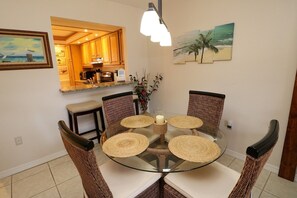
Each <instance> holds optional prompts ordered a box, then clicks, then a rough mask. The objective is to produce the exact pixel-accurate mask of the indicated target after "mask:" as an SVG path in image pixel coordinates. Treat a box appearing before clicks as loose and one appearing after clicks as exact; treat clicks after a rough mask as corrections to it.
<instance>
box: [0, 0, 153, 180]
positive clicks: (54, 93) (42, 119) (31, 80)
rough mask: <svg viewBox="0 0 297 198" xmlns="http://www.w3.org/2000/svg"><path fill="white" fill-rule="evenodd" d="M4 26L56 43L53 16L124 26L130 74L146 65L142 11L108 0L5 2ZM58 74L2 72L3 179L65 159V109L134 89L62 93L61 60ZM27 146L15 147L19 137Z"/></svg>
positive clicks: (0, 140)
mask: <svg viewBox="0 0 297 198" xmlns="http://www.w3.org/2000/svg"><path fill="white" fill-rule="evenodd" d="M1 8H2V9H1V12H0V24H1V25H0V26H1V28H5V29H20V30H32V31H44V32H48V33H49V38H50V46H51V53H52V57H55V54H54V44H53V39H52V33H51V22H50V16H57V17H64V18H70V19H77V20H82V21H90V22H98V23H103V24H111V25H117V26H123V27H125V28H126V48H127V53H126V59H125V60H126V64H127V66H128V71H127V73H128V74H129V73H135V72H136V71H138V70H139V71H142V69H143V68H145V67H146V66H147V63H146V62H147V47H146V43H147V41H146V39H145V38H144V37H143V36H142V35H141V34H140V33H139V24H140V20H141V16H142V14H143V11H142V10H139V9H137V8H133V7H129V6H123V5H121V4H117V3H111V2H109V1H104V0H87V1H80V0H64V1H58V0H50V1H36V0H26V1H18V0H4V1H2V2H1ZM53 63H54V68H53V69H35V70H14V71H0V90H1V91H0V92H1V97H0V109H1V111H0V126H1V131H0V159H1V160H0V178H1V177H4V176H6V175H9V174H12V173H15V172H17V171H20V170H22V169H24V168H28V167H30V166H34V165H36V164H38V163H41V162H45V161H47V160H49V159H52V158H54V157H57V156H59V155H62V154H64V147H63V144H62V142H61V138H60V136H59V132H58V129H57V122H58V120H61V119H63V120H65V121H67V122H68V118H67V114H66V109H65V105H66V104H69V103H74V102H80V101H85V100H89V99H95V100H98V101H101V97H102V96H104V95H108V94H111V93H114V92H121V91H125V90H131V86H124V87H115V88H103V89H98V90H94V91H84V92H81V93H71V94H62V93H60V92H59V79H58V71H57V65H56V61H55V60H53ZM17 136H22V138H23V145H20V146H15V143H14V137H17Z"/></svg>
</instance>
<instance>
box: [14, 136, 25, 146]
mask: <svg viewBox="0 0 297 198" xmlns="http://www.w3.org/2000/svg"><path fill="white" fill-rule="evenodd" d="M14 142H15V145H17V146H18V145H21V144H23V139H22V137H21V136H19V137H15V138H14Z"/></svg>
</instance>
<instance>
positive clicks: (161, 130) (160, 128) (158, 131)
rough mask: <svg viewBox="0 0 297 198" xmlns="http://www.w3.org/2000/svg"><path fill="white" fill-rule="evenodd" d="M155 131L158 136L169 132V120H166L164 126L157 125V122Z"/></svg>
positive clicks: (154, 127) (154, 126)
mask: <svg viewBox="0 0 297 198" xmlns="http://www.w3.org/2000/svg"><path fill="white" fill-rule="evenodd" d="M153 131H154V133H156V134H160V135H162V134H165V133H166V132H167V120H165V121H164V123H162V124H157V123H156V122H154V124H153Z"/></svg>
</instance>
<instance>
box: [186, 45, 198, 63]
mask: <svg viewBox="0 0 297 198" xmlns="http://www.w3.org/2000/svg"><path fill="white" fill-rule="evenodd" d="M200 49H201V46H200V45H199V44H198V43H194V44H192V45H189V46H188V47H187V52H188V54H189V55H190V54H192V53H194V56H195V61H196V60H197V56H198V55H199V50H200Z"/></svg>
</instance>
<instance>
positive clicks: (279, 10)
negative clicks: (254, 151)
mask: <svg viewBox="0 0 297 198" xmlns="http://www.w3.org/2000/svg"><path fill="white" fill-rule="evenodd" d="M296 4H297V2H296V1H295V0H262V1H260V2H259V1H256V0H252V1H236V0H225V1H216V0H208V1H203V0H185V1H180V0H164V1H163V18H164V20H165V22H166V23H167V25H168V27H169V29H170V31H171V33H172V36H173V37H175V36H179V35H181V34H183V33H184V32H187V31H190V30H195V29H202V30H206V29H209V28H213V27H214V26H216V25H222V24H226V23H230V22H234V23H235V34H234V46H233V58H232V60H231V61H224V62H215V63H214V64H206V65H198V64H196V63H187V64H185V65H174V64H172V61H171V60H172V48H171V47H169V48H160V47H159V46H158V45H157V44H152V43H150V42H149V40H148V39H146V38H145V37H144V36H142V35H141V34H140V33H139V25H140V19H141V16H142V13H143V11H142V10H140V9H137V8H132V7H129V6H123V5H120V4H116V3H111V2H109V1H105V0H87V1H80V0H79V1H78V0H64V1H57V0H51V1H37V0H27V1H18V0H4V1H3V2H1V5H2V6H1V7H2V8H3V9H1V12H0V24H1V25H0V26H1V28H6V29H24V30H34V31H46V32H49V36H50V45H51V52H52V56H53V57H54V44H53V40H52V38H51V36H52V35H51V27H50V16H57V17H65V18H71V19H77V20H84V21H91V22H98V23H106V24H111V25H119V26H124V27H126V39H127V41H126V48H127V50H126V51H127V53H126V59H125V60H126V62H127V65H128V72H127V73H128V74H134V73H135V72H136V71H138V72H142V70H143V69H144V68H146V69H147V70H148V69H149V72H150V73H151V74H154V73H157V72H159V73H163V74H164V77H165V79H164V82H163V83H162V85H161V87H160V90H159V91H158V92H157V93H156V94H154V95H153V98H152V101H151V104H150V106H151V111H154V110H156V109H163V110H164V111H171V112H177V113H185V112H186V110H187V102H188V91H189V90H190V89H195V90H207V91H213V92H221V93H225V94H226V102H225V108H224V114H223V118H222V120H223V121H224V120H229V119H232V120H233V122H234V127H233V129H232V130H231V131H229V130H227V129H225V132H226V134H227V136H228V138H229V145H228V148H229V151H234V153H233V154H244V153H245V148H246V147H247V146H248V145H250V144H251V143H253V142H255V141H256V140H257V139H259V138H260V137H262V136H263V134H264V133H265V132H266V131H267V126H268V123H269V120H270V119H272V118H276V119H278V120H279V121H280V126H281V128H280V139H279V142H278V144H277V145H276V148H275V150H274V152H273V154H272V157H271V158H270V160H269V163H270V164H272V165H273V166H276V167H278V166H279V162H280V158H281V151H282V146H283V141H284V135H285V131H286V126H287V119H288V112H289V108H290V101H291V96H292V88H293V82H294V76H295V72H296V66H297V56H296V51H297V45H296V41H297V36H296V35H297V26H296V22H297V16H296V15H297V5H296ZM147 44H149V51H147V48H146V46H147ZM148 65H149V68H147V66H148ZM57 74H58V71H57V65H56V63H55V61H54V68H53V69H37V70H15V71H0V90H1V91H0V93H1V97H0V109H1V111H0V126H1V131H0V159H1V161H0V178H1V177H3V176H5V175H8V174H11V173H14V172H16V171H19V170H22V169H24V168H27V167H30V166H33V165H36V164H38V163H40V162H42V161H46V160H48V159H51V158H54V157H56V156H59V155H62V154H63V152H64V147H63V145H62V142H61V140H60V136H59V132H58V130H57V121H58V120H60V119H64V120H67V115H66V110H65V105H66V104H68V103H72V102H79V101H84V100H88V99H95V100H98V101H100V100H101V97H102V96H103V95H108V94H110V93H112V92H120V91H123V90H128V89H129V90H130V89H131V87H130V86H125V87H117V88H105V89H100V90H96V91H85V92H81V93H72V94H61V93H60V92H59V91H58V89H59V82H58V75H57ZM16 136H22V137H23V141H24V143H23V145H21V146H15V144H14V137H16Z"/></svg>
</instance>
